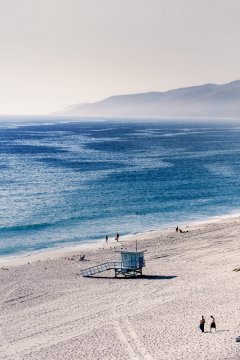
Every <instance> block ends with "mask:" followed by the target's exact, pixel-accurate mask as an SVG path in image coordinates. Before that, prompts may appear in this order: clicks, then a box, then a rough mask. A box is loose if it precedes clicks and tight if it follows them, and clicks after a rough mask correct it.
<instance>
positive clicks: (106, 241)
mask: <svg viewBox="0 0 240 360" xmlns="http://www.w3.org/2000/svg"><path fill="white" fill-rule="evenodd" d="M107 242H108V236H107V235H106V243H107Z"/></svg>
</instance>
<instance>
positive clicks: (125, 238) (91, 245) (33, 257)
mask: <svg viewBox="0 0 240 360" xmlns="http://www.w3.org/2000/svg"><path fill="white" fill-rule="evenodd" d="M238 219H240V213H232V214H226V215H216V216H211V217H206V219H203V220H193V221H190V222H179V223H176V224H175V225H173V226H167V227H162V228H158V229H149V230H146V231H143V232H139V233H130V234H127V235H122V236H120V241H119V242H116V241H115V240H114V238H113V239H109V241H108V243H106V242H105V240H104V239H102V240H94V241H90V242H83V243H79V244H76V245H69V246H63V247H56V248H49V249H42V250H36V251H34V250H33V251H31V252H26V253H22V254H15V255H6V256H0V267H1V266H18V265H25V264H27V263H30V262H35V261H45V260H49V259H58V258H62V257H64V256H67V255H69V256H70V255H74V254H75V253H78V252H80V251H84V252H86V253H88V252H90V251H97V250H99V249H109V248H112V247H120V246H121V244H122V243H124V242H127V243H128V244H130V245H131V244H132V243H133V242H135V241H136V240H139V241H142V240H146V241H147V240H149V239H151V238H153V237H157V236H161V235H162V234H163V233H169V232H171V231H173V232H175V228H176V226H177V225H178V226H179V227H182V228H183V229H185V230H188V229H189V228H191V229H194V228H196V227H199V226H200V227H201V226H203V225H210V224H213V223H217V222H221V221H224V222H228V221H231V220H232V221H234V220H238Z"/></svg>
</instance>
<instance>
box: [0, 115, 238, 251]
mask: <svg viewBox="0 0 240 360" xmlns="http://www.w3.org/2000/svg"><path fill="white" fill-rule="evenodd" d="M32 120H33V121H34V120H36V119H34V118H33V119H32ZM51 121H52V119H49V124H45V125H44V124H37V123H35V124H32V125H31V124H27V123H25V124H24V126H23V124H16V122H14V121H13V122H12V124H8V125H6V124H4V123H3V122H2V124H1V129H0V169H1V172H0V196H1V202H0V256H3V255H15V254H19V253H24V252H32V251H34V250H42V249H48V248H53V247H63V246H69V245H74V244H76V245H77V244H79V243H82V242H87V241H89V242H90V241H94V240H99V239H104V238H105V235H106V234H108V236H109V238H110V239H111V238H113V237H114V235H115V234H116V233H117V232H119V233H120V235H124V234H131V233H136V232H141V231H144V230H151V229H157V228H162V227H166V226H169V225H171V226H175V225H177V224H178V225H179V224H181V223H186V224H187V223H189V222H190V221H192V220H202V219H205V218H208V217H210V216H216V215H225V214H231V213H234V212H238V211H239V208H240V198H239V195H240V183H239V177H240V160H239V155H240V127H237V126H236V124H233V125H227V124H221V125H216V123H214V124H209V123H207V122H204V123H199V122H197V123H196V122H186V121H181V122H179V121H173V120H169V121H167V120H166V121H164V122H158V121H151V120H149V121H145V122H143V121H134V122H132V121H130V120H128V121H127V120H126V121H119V120H114V119H113V120H108V121H105V120H101V121H92V122H89V121H87V122H86V121H81V122H78V123H70V122H69V123H55V124H50V123H51ZM13 124H14V125H13Z"/></svg>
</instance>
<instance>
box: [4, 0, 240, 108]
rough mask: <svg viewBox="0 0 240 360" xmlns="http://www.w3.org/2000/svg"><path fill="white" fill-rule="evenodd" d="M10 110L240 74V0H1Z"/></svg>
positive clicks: (221, 80)
mask: <svg viewBox="0 0 240 360" xmlns="http://www.w3.org/2000/svg"><path fill="white" fill-rule="evenodd" d="M0 46H1V55H0V114H16V113H20V114H29V113H30V114H44V113H48V112H50V111H55V110H60V109H62V108H64V107H65V106H67V105H71V104H74V103H79V102H88V101H96V100H100V99H102V98H104V97H107V96H110V95H115V94H126V93H135V92H147V91H152V90H156V91H164V90H168V89H171V88H177V87H183V86H189V85H196V84H202V83H206V82H213V83H225V82H230V81H232V80H237V79H240V0H0Z"/></svg>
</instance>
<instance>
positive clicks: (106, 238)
mask: <svg viewBox="0 0 240 360" xmlns="http://www.w3.org/2000/svg"><path fill="white" fill-rule="evenodd" d="M119 236H120V235H119V233H117V235H116V238H115V240H117V241H118V240H119ZM105 241H106V243H107V242H108V235H106V237H105Z"/></svg>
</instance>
